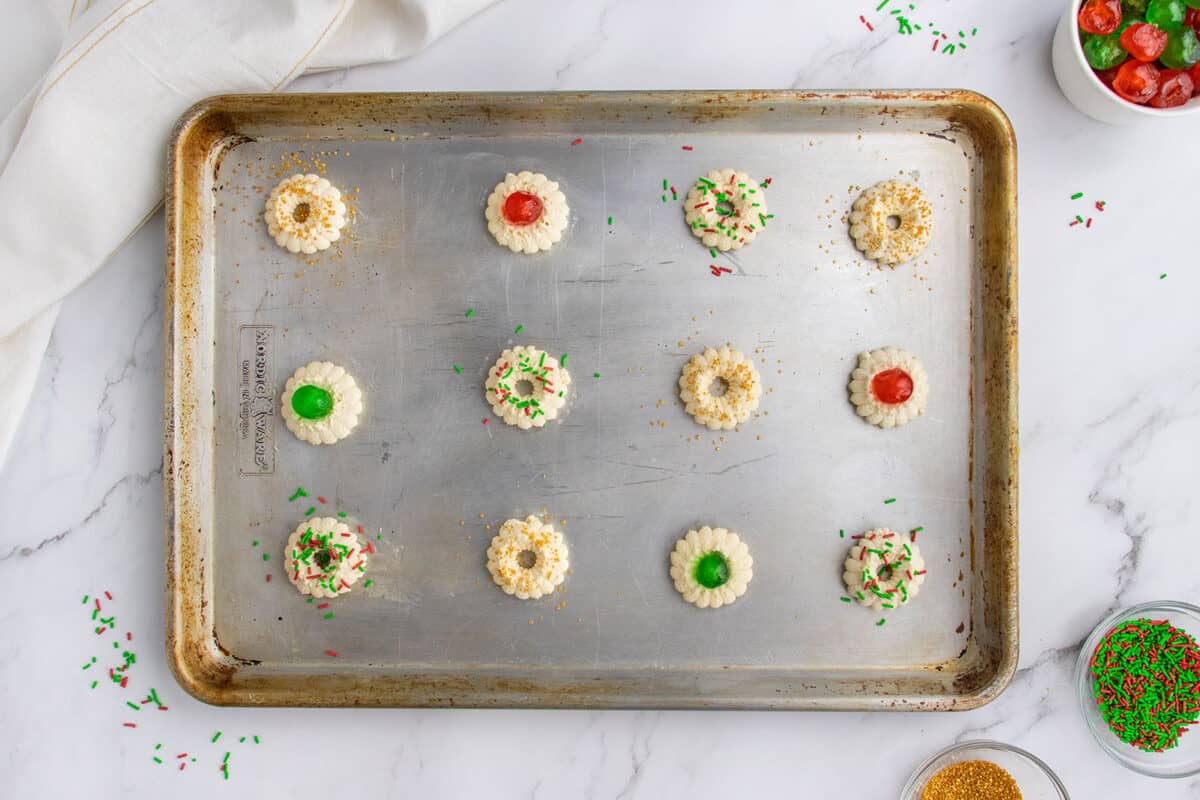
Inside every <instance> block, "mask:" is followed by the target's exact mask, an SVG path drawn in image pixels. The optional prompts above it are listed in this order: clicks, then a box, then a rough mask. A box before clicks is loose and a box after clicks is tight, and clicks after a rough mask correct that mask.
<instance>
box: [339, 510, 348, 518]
mask: <svg viewBox="0 0 1200 800" xmlns="http://www.w3.org/2000/svg"><path fill="white" fill-rule="evenodd" d="M338 516H339V517H341V518H342V519H345V518H346V512H345V511H339V512H338Z"/></svg>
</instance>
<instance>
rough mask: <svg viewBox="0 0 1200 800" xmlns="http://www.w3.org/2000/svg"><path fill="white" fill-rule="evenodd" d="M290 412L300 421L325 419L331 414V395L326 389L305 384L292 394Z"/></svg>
mask: <svg viewBox="0 0 1200 800" xmlns="http://www.w3.org/2000/svg"><path fill="white" fill-rule="evenodd" d="M292 411H295V412H296V416H298V417H300V418H301V419H310V420H318V419H325V417H328V416H329V415H330V414H331V413H333V395H332V394H331V393H330V392H329V390H328V389H322V388H321V387H320V386H313V385H312V384H311V383H307V384H305V385H303V386H300V387H297V388H296V391H294V392H292Z"/></svg>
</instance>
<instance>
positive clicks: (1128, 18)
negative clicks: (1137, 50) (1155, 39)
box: [1113, 0, 1200, 37]
mask: <svg viewBox="0 0 1200 800" xmlns="http://www.w3.org/2000/svg"><path fill="white" fill-rule="evenodd" d="M1196 1H1197V2H1200V0H1196ZM1145 24H1146V19H1145V18H1144V17H1139V16H1137V15H1136V14H1126V15H1125V17H1124V18H1123V19H1122V20H1121V24H1120V25H1118V26H1117V29H1116V30H1115V31H1113V35H1115V36H1118V37H1119V36H1120V35H1121V34H1122V33H1124V32H1125V31H1127V30H1129V29H1130V28H1132V27H1133V26H1134V25H1145Z"/></svg>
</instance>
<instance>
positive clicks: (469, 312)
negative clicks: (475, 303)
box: [467, 308, 475, 319]
mask: <svg viewBox="0 0 1200 800" xmlns="http://www.w3.org/2000/svg"><path fill="white" fill-rule="evenodd" d="M474 315H475V309H473V308H468V309H467V319H470V318H471V317H472V316H474Z"/></svg>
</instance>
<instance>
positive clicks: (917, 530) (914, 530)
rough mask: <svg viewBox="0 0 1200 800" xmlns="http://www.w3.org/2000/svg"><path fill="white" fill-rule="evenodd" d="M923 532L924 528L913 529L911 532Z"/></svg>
mask: <svg viewBox="0 0 1200 800" xmlns="http://www.w3.org/2000/svg"><path fill="white" fill-rule="evenodd" d="M923 530H925V529H924V528H913V529H912V532H913V533H920V532H921V531H923Z"/></svg>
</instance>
